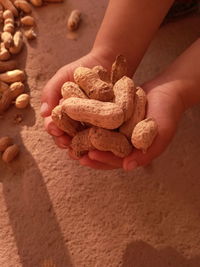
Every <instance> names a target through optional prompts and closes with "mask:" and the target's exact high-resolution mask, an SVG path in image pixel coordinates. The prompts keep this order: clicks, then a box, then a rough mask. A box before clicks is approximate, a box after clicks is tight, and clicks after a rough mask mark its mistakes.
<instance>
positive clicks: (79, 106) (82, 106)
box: [62, 97, 124, 129]
mask: <svg viewBox="0 0 200 267" xmlns="http://www.w3.org/2000/svg"><path fill="white" fill-rule="evenodd" d="M62 110H63V111H64V112H65V113H66V114H67V115H68V116H69V117H70V118H72V119H74V120H77V121H81V122H85V123H90V124H92V125H94V126H98V127H102V128H106V129H116V128H118V127H119V126H120V125H121V124H122V123H123V120H124V114H123V110H122V109H121V108H120V107H118V106H117V105H116V104H115V103H110V102H101V101H98V100H94V99H81V98H76V97H70V98H68V99H66V100H64V101H63V103H62Z"/></svg>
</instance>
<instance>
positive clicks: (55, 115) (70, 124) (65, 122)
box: [51, 105, 83, 136]
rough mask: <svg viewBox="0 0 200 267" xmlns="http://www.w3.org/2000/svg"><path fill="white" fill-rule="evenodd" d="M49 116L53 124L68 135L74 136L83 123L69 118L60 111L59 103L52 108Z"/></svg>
mask: <svg viewBox="0 0 200 267" xmlns="http://www.w3.org/2000/svg"><path fill="white" fill-rule="evenodd" d="M51 118H52V120H53V122H54V123H55V125H56V126H57V127H58V128H59V129H61V130H62V131H64V132H66V133H67V134H68V135H69V136H75V135H76V134H77V133H78V132H79V131H80V130H82V129H83V125H82V124H81V123H80V122H78V121H75V120H73V119H71V118H70V117H69V116H68V115H67V114H65V113H64V112H62V107H61V106H60V105H59V106H56V107H55V108H54V109H53V110H52V113H51Z"/></svg>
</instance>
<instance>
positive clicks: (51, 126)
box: [44, 116, 64, 136]
mask: <svg viewBox="0 0 200 267" xmlns="http://www.w3.org/2000/svg"><path fill="white" fill-rule="evenodd" d="M44 128H45V130H46V131H47V132H48V133H49V134H50V135H53V136H61V135H63V134H64V132H63V131H62V130H60V129H59V128H58V127H57V126H56V125H55V123H54V122H53V121H52V119H51V116H49V117H46V118H45V119H44Z"/></svg>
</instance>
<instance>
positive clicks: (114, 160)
mask: <svg viewBox="0 0 200 267" xmlns="http://www.w3.org/2000/svg"><path fill="white" fill-rule="evenodd" d="M143 88H144V89H145V90H146V92H147V98H148V110H147V117H153V118H155V120H156V121H157V123H158V135H157V137H156V139H155V141H154V142H153V144H152V146H151V147H150V148H149V149H148V151H147V153H146V154H143V153H142V152H141V151H139V150H137V149H134V150H133V152H132V153H131V154H130V155H129V156H128V157H126V158H125V159H124V160H123V159H120V158H118V157H116V156H114V155H113V154H112V153H111V152H101V151H97V150H96V151H91V152H89V153H88V155H85V156H84V157H83V158H82V159H80V163H81V164H82V165H86V166H89V167H91V168H94V169H116V168H122V167H123V168H124V169H125V170H132V169H134V168H136V167H137V166H143V165H147V164H149V163H150V162H151V161H152V160H153V159H155V158H156V157H158V156H159V155H160V154H161V153H162V152H163V151H164V150H165V148H166V147H167V145H168V144H169V143H170V141H171V139H172V137H173V135H174V133H175V131H176V128H177V124H178V122H179V119H180V117H181V114H182V112H183V105H182V102H181V99H180V98H179V96H178V94H176V92H175V91H172V90H168V89H169V88H167V87H166V85H159V86H154V85H153V84H146V85H144V86H143Z"/></svg>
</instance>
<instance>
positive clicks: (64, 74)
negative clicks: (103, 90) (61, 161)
mask: <svg viewBox="0 0 200 267" xmlns="http://www.w3.org/2000/svg"><path fill="white" fill-rule="evenodd" d="M100 58H101V59H100ZM112 60H113V58H112V59H109V56H108V57H102V56H101V57H100V56H98V55H97V53H94V52H93V53H89V54H88V55H86V56H84V57H82V58H81V59H79V60H77V61H75V62H73V63H71V64H68V65H66V66H64V67H62V68H61V69H59V70H58V71H57V72H56V74H55V75H54V76H53V77H52V78H51V79H50V80H49V81H48V83H47V84H46V86H45V87H44V89H43V93H42V106H41V115H42V116H43V117H44V118H45V119H44V125H45V129H46V131H47V132H48V133H49V134H50V135H52V136H53V138H54V141H55V143H56V144H57V145H58V147H60V148H67V147H68V145H69V144H70V141H71V138H70V137H69V136H68V135H67V134H65V133H64V132H63V131H61V130H60V129H58V128H57V127H56V125H55V124H54V123H53V121H52V119H51V111H52V109H53V108H54V107H55V106H57V105H58V104H59V101H60V99H61V93H60V91H61V87H62V85H63V83H65V82H66V81H73V72H74V69H75V68H76V67H78V66H81V65H82V66H85V67H93V66H96V65H102V66H104V67H105V68H107V69H109V68H110V67H111V64H112Z"/></svg>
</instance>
